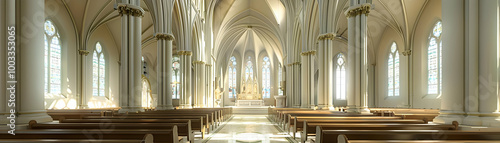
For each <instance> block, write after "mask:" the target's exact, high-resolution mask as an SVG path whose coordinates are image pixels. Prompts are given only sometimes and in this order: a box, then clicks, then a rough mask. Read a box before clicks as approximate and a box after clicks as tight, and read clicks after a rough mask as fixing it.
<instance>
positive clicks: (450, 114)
mask: <svg viewBox="0 0 500 143" xmlns="http://www.w3.org/2000/svg"><path fill="white" fill-rule="evenodd" d="M442 9H443V10H442V19H443V21H442V22H443V36H442V37H443V38H442V42H443V45H442V46H443V47H442V52H443V57H442V58H443V63H441V64H442V65H443V83H442V84H443V85H442V87H443V89H442V93H441V94H442V96H441V108H440V109H441V110H440V115H439V116H437V117H436V118H435V119H434V122H435V123H443V124H451V123H452V122H453V121H458V122H459V123H462V120H463V118H464V104H463V103H464V100H463V99H464V96H465V93H464V90H457V89H464V88H465V86H464V76H465V75H464V57H465V54H464V50H465V48H464V43H463V42H456V41H463V40H465V39H464V29H465V27H464V15H463V14H464V1H463V0H443V1H442Z"/></svg>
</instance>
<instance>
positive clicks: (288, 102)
mask: <svg viewBox="0 0 500 143" xmlns="http://www.w3.org/2000/svg"><path fill="white" fill-rule="evenodd" d="M285 68H287V71H288V72H286V73H285V75H286V81H287V83H286V85H285V86H286V87H285V91H284V92H285V93H286V96H287V98H286V103H285V104H286V107H293V95H294V94H293V92H292V91H293V88H292V85H293V67H292V64H288V65H287V66H286V67H285Z"/></svg>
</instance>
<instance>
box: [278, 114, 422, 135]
mask: <svg viewBox="0 0 500 143" xmlns="http://www.w3.org/2000/svg"><path fill="white" fill-rule="evenodd" d="M336 120H353V121H355V120H361V121H365V122H367V123H380V121H382V123H387V122H389V123H401V122H403V123H406V122H410V123H414V122H417V123H420V121H423V120H408V121H400V118H399V117H379V116H373V117H371V116H358V117H356V116H354V117H348V116H326V117H325V116H298V117H297V116H296V117H295V119H294V122H293V123H292V122H289V123H288V125H287V127H288V128H292V129H293V130H292V131H293V137H294V138H295V133H297V131H301V130H302V128H303V127H304V126H303V125H304V124H301V123H304V122H306V121H310V122H316V123H318V122H319V123H323V122H328V123H329V122H334V123H335V122H337V121H336ZM422 123H427V122H425V121H423V122H422ZM288 131H289V130H288Z"/></svg>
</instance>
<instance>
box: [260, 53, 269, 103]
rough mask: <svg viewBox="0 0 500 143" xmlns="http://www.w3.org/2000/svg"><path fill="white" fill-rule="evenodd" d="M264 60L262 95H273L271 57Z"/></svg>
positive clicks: (266, 96) (264, 96) (267, 96)
mask: <svg viewBox="0 0 500 143" xmlns="http://www.w3.org/2000/svg"><path fill="white" fill-rule="evenodd" d="M262 60H263V62H262V97H263V98H270V97H271V62H269V57H267V56H266V57H264V58H263V59H262Z"/></svg>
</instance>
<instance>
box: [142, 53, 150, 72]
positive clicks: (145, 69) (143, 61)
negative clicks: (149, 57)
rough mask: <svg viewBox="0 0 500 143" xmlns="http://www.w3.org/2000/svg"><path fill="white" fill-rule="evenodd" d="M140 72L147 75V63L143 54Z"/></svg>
mask: <svg viewBox="0 0 500 143" xmlns="http://www.w3.org/2000/svg"><path fill="white" fill-rule="evenodd" d="M142 74H143V75H144V76H146V77H149V73H148V63H147V62H146V60H145V59H144V56H143V57H142Z"/></svg>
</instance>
